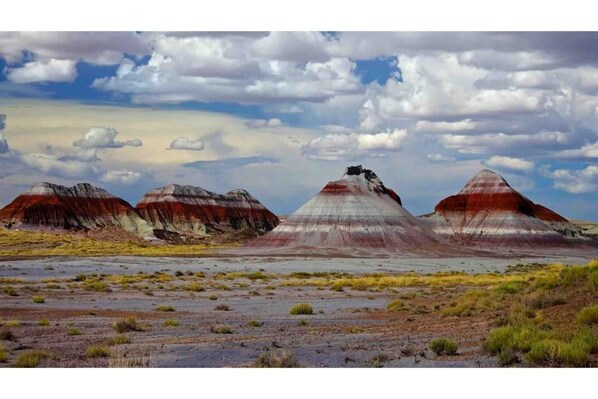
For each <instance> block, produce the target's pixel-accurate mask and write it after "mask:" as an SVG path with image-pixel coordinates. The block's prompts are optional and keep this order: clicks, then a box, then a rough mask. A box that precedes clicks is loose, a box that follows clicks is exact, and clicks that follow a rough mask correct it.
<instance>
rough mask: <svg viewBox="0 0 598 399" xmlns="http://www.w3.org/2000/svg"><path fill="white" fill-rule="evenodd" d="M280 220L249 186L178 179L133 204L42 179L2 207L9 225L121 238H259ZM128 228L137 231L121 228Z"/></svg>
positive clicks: (1, 221)
mask: <svg viewBox="0 0 598 399" xmlns="http://www.w3.org/2000/svg"><path fill="white" fill-rule="evenodd" d="M278 223H279V220H278V218H277V217H276V215H274V214H273V213H272V212H270V211H269V210H268V209H266V208H265V207H264V206H263V205H262V204H261V203H260V202H259V201H258V200H257V199H255V198H254V197H252V196H251V195H250V194H249V193H248V192H247V191H245V190H233V191H230V192H228V193H226V194H223V195H221V194H215V193H211V192H209V191H206V190H204V189H202V188H200V187H192V186H179V185H176V184H173V185H169V186H166V187H163V188H159V189H155V190H151V191H150V192H148V193H147V194H146V195H145V196H144V197H143V198H142V199H141V201H139V204H137V208H133V207H132V206H131V205H130V204H129V203H128V202H126V201H125V200H123V199H121V198H117V197H115V196H113V195H111V194H110V193H108V192H107V191H106V190H104V189H101V188H97V187H94V186H92V185H91V184H88V183H80V184H77V185H75V186H73V187H65V186H61V185H57V184H52V183H39V184H36V185H34V186H33V187H31V188H30V189H29V190H27V191H26V192H25V193H23V194H21V195H19V196H18V197H17V198H16V199H15V200H14V201H12V202H11V203H10V204H8V205H7V206H5V207H4V208H3V209H2V210H0V226H2V227H3V228H6V229H20V230H55V231H60V230H65V231H67V230H68V231H95V232H98V233H101V232H103V233H104V234H102V235H101V236H102V237H104V238H111V239H119V240H120V239H131V238H139V237H142V238H147V239H155V238H159V239H163V240H166V241H174V242H185V241H188V240H187V238H202V239H204V238H209V237H211V236H218V235H224V234H227V233H237V232H241V233H243V234H245V235H247V236H249V237H252V238H253V237H256V235H259V234H263V233H266V232H268V231H270V230H272V229H273V228H274V227H276V225H278ZM124 231H126V232H128V233H132V235H131V234H129V235H126V234H124V235H123V234H119V232H121V233H122V232H124ZM96 235H97V234H96ZM233 238H235V237H233ZM236 238H239V237H236Z"/></svg>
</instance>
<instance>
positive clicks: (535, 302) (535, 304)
mask: <svg viewBox="0 0 598 399" xmlns="http://www.w3.org/2000/svg"><path fill="white" fill-rule="evenodd" d="M522 302H523V304H524V305H525V306H527V307H529V308H530V309H546V308H550V307H553V306H556V305H563V304H565V303H567V300H566V299H565V297H563V296H562V295H560V294H557V293H554V292H551V291H544V290H542V291H539V292H534V293H532V294H530V295H528V296H526V297H524V298H523V299H522Z"/></svg>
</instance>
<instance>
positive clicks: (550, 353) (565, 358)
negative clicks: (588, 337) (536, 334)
mask: <svg viewBox="0 0 598 399" xmlns="http://www.w3.org/2000/svg"><path fill="white" fill-rule="evenodd" d="M589 354H590V350H589V348H588V346H587V345H585V344H583V343H582V342H581V341H575V342H572V343H569V344H567V343H565V342H562V341H559V340H556V339H544V340H541V341H538V342H536V343H534V344H533V345H532V347H531V349H530V351H529V353H528V354H527V359H528V360H529V361H530V362H531V363H533V364H536V365H539V366H548V367H563V366H565V367H583V366H586V365H587V364H588V361H589Z"/></svg>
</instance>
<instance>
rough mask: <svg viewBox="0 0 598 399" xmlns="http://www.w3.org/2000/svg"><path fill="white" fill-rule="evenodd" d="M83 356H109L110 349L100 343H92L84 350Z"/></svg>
mask: <svg viewBox="0 0 598 399" xmlns="http://www.w3.org/2000/svg"><path fill="white" fill-rule="evenodd" d="M85 356H87V357H89V358H96V357H110V349H108V348H107V347H106V346H102V345H92V346H90V347H88V348H87V350H86V351H85Z"/></svg>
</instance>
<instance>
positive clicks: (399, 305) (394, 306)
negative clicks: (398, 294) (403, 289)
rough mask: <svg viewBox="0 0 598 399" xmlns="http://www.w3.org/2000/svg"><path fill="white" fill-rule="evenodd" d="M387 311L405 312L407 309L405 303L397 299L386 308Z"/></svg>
mask: <svg viewBox="0 0 598 399" xmlns="http://www.w3.org/2000/svg"><path fill="white" fill-rule="evenodd" d="M386 309H388V310H390V311H391V312H396V311H399V310H403V309H405V303H404V302H403V301H401V300H400V299H395V300H394V301H392V302H391V303H389V304H388V306H386Z"/></svg>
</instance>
